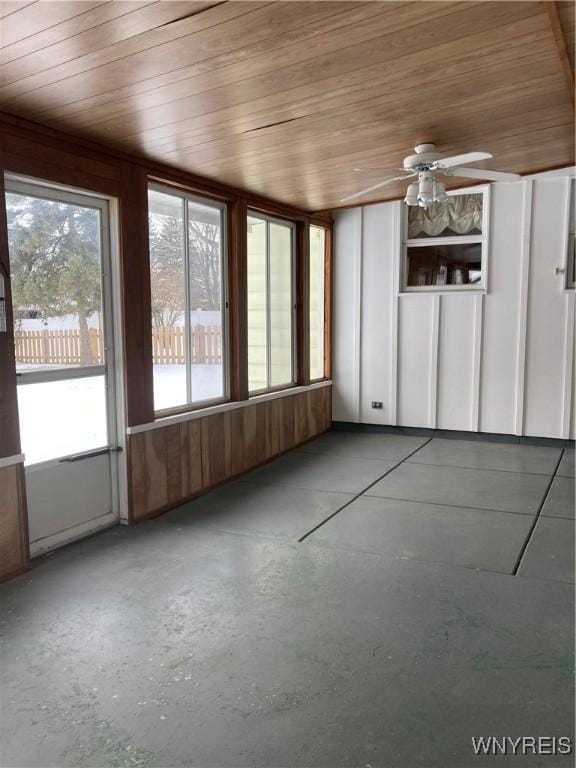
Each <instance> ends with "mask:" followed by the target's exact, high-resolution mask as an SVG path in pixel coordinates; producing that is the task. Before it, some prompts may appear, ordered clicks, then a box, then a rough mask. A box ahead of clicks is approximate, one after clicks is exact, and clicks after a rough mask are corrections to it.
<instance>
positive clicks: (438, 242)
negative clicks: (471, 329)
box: [403, 188, 488, 291]
mask: <svg viewBox="0 0 576 768" xmlns="http://www.w3.org/2000/svg"><path fill="white" fill-rule="evenodd" d="M448 195H449V199H448V202H447V203H434V204H433V205H431V206H429V207H428V208H420V207H418V206H410V207H408V206H405V211H406V215H405V222H404V226H405V230H404V231H405V237H404V278H403V289H404V290H407V291H436V290H467V289H483V288H484V286H485V274H484V272H485V266H484V265H485V263H486V243H487V229H488V227H487V215H488V189H487V188H483V189H482V190H481V191H479V192H474V193H470V194H462V193H454V192H449V193H448Z"/></svg>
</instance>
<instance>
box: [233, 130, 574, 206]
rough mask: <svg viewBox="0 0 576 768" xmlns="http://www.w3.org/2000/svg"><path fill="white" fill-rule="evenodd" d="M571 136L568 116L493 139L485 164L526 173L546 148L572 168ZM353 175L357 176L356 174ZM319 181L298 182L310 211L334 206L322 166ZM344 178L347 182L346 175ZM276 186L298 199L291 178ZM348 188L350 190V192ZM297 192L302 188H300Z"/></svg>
mask: <svg viewBox="0 0 576 768" xmlns="http://www.w3.org/2000/svg"><path fill="white" fill-rule="evenodd" d="M572 137H573V126H572V121H571V119H570V118H568V117H567V118H566V120H565V122H564V123H563V124H561V125H558V126H553V127H552V128H546V129H538V130H534V131H530V130H528V131H526V132H525V133H524V134H523V135H522V136H521V142H520V140H519V136H518V135H510V136H508V137H507V138H506V139H497V140H496V139H493V140H492V141H491V142H490V145H491V150H492V151H493V154H494V156H495V159H494V160H493V161H490V163H486V164H485V165H486V166H489V165H490V164H492V165H494V166H497V167H498V168H500V169H502V170H506V169H509V170H513V171H518V172H525V171H527V170H528V169H530V168H535V167H538V165H540V164H541V162H542V160H541V158H542V156H543V152H542V148H543V147H545V148H546V151H545V156H546V158H548V159H550V162H551V163H553V164H555V165H556V164H558V165H569V164H572V163H573V162H574V154H573V150H572V149H570V145H571V141H572ZM519 145H520V146H519ZM455 146H456V147H458V149H460V148H463V149H470V147H469V146H464V147H462V145H460V144H456V145H455ZM567 147H568V148H567ZM442 150H443V152H446V153H447V154H451V153H452V151H453V150H451V148H450V145H442ZM396 153H397V154H396V158H402V157H403V156H404V154H405V148H404V147H399V148H397V149H396ZM396 162H397V160H396ZM354 176H356V175H355V174H354ZM223 178H225V179H226V181H227V182H228V183H229V184H234V185H237V186H242V187H244V188H247V189H250V190H253V191H261V189H262V187H263V186H264V187H266V186H269V183H268V180H267V179H265V178H264V177H263V178H262V179H261V180H251V179H249V178H247V177H242V176H241V175H239V174H236V175H231V174H227V175H226V176H225V177H223ZM318 178H319V179H320V180H321V181H320V182H319V184H318V186H312V185H310V184H306V180H305V179H302V180H300V179H298V183H299V184H300V182H301V181H303V182H304V185H303V187H302V192H301V193H300V194H302V195H303V199H302V198H298V200H299V204H300V205H303V206H305V207H306V208H307V209H315V208H329V207H331V206H332V205H334V204H335V202H334V197H335V195H334V193H333V192H332V191H327V190H328V187H327V185H326V184H325V183H324V179H323V177H322V169H321V167H319V173H318ZM342 178H343V180H344V174H343V177H342ZM352 179H353V175H352V173H350V172H349V173H348V174H347V180H346V184H345V185H343V186H340V187H338V189H339V192H338V196H337V197H336V202H338V201H339V199H340V198H341V197H343V196H344V195H345V193H346V191H350V192H354V191H357V190H358V188H362V183H361V181H360V179H361V177H360V176H359V175H358V180H354V181H352ZM456 183H457V182H456ZM273 186H274V189H275V191H276V196H277V197H278V198H279V199H284V198H288V199H295V197H296V195H295V191H294V189H295V187H294V184H293V183H292V184H291V182H290V179H288V178H284V179H280V180H279V181H278V182H276V183H274V184H273ZM405 186H406V185H405V183H403V182H400V183H398V184H396V185H392V186H391V187H390V196H391V197H393V196H395V195H397V194H399V193H400V192H399V191H397V190H402V189H405ZM346 187H348V188H350V189H349V190H348V189H346ZM297 189H300V187H298V188H297ZM340 191H341V193H340ZM328 195H329V196H328ZM321 196H323V199H324V200H326V204H324V203H323V202H322V197H321Z"/></svg>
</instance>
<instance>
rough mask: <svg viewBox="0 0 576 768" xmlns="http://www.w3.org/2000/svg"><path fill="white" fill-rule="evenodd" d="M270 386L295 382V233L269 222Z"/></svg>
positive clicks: (288, 228)
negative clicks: (293, 333) (293, 279)
mask: <svg viewBox="0 0 576 768" xmlns="http://www.w3.org/2000/svg"><path fill="white" fill-rule="evenodd" d="M269 227H270V255H269V261H270V266H269V270H270V277H269V279H270V386H271V387H278V386H281V385H282V384H290V383H291V382H292V230H291V228H290V227H285V226H283V225H282V224H275V223H272V222H270V224H269Z"/></svg>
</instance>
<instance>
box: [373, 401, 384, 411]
mask: <svg viewBox="0 0 576 768" xmlns="http://www.w3.org/2000/svg"><path fill="white" fill-rule="evenodd" d="M372 408H380V409H381V408H382V400H372Z"/></svg>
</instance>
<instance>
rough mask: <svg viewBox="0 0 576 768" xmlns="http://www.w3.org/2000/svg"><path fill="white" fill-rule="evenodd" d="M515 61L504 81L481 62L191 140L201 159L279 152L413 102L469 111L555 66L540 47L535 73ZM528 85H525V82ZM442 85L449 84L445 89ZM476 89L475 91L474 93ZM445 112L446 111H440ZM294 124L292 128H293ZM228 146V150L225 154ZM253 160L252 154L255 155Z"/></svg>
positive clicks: (377, 119) (550, 73) (409, 107)
mask: <svg viewBox="0 0 576 768" xmlns="http://www.w3.org/2000/svg"><path fill="white" fill-rule="evenodd" d="M514 63H515V64H519V65H518V66H514V67H510V68H509V69H508V70H507V80H506V83H503V82H502V73H501V70H500V68H499V67H485V69H484V70H483V71H480V72H475V73H470V72H463V73H461V74H459V75H457V76H454V77H452V78H449V79H446V80H445V81H443V82H442V83H440V82H438V81H437V80H435V79H434V78H433V77H432V78H430V81H427V80H426V79H423V80H422V82H420V83H419V84H417V85H414V86H412V87H411V88H404V89H402V88H395V87H394V86H393V84H392V85H391V87H390V90H389V91H387V92H385V93H380V94H378V95H377V96H375V97H372V98H370V99H364V100H362V101H361V102H354V103H352V104H346V105H343V106H342V107H339V108H333V109H332V110H330V111H329V112H326V113H324V112H321V113H320V114H318V115H314V114H311V115H307V116H306V117H303V118H301V119H300V120H298V121H296V125H294V123H292V122H289V123H286V124H283V125H278V126H274V127H270V128H268V129H266V130H261V131H256V132H253V133H249V134H242V135H240V136H232V137H227V138H225V139H222V140H219V141H213V142H206V143H203V142H201V141H198V140H197V142H196V144H195V145H194V148H195V149H197V150H198V152H199V154H200V157H201V158H202V159H203V160H204V161H206V162H212V161H214V160H217V161H219V162H225V163H228V162H229V161H230V160H234V159H237V158H239V157H244V156H245V154H246V153H247V152H250V150H251V148H253V149H254V151H255V152H257V153H258V154H260V153H261V152H262V150H263V149H266V148H270V149H273V150H277V151H280V152H283V151H284V145H285V144H288V145H290V144H294V143H295V142H297V143H302V142H304V141H305V140H306V139H309V138H316V137H320V138H321V140H323V136H324V134H327V135H329V136H333V137H334V138H335V139H336V140H338V141H339V138H340V134H339V131H342V130H344V131H354V132H356V131H358V130H359V129H362V127H363V126H367V125H371V124H374V123H378V124H379V125H382V126H385V125H387V124H392V123H393V122H394V120H395V119H397V116H398V114H401V113H404V114H406V113H407V114H408V115H409V117H410V118H413V116H414V112H415V110H416V109H417V107H418V104H420V105H421V107H422V110H421V111H422V112H423V113H424V114H423V115H420V119H422V117H425V114H426V112H427V111H428V110H429V109H431V110H438V109H443V110H445V109H446V106H447V105H448V104H450V103H453V102H456V103H457V104H458V107H457V108H455V110H454V112H455V113H456V114H458V113H459V112H460V111H463V110H466V111H470V110H473V109H477V108H479V107H485V105H486V103H487V97H488V96H490V97H493V96H495V97H500V96H501V95H502V94H503V95H504V96H508V95H510V96H515V95H516V93H515V91H514V89H515V88H516V87H517V86H518V85H520V86H522V87H531V86H532V85H535V86H537V85H538V84H540V83H541V82H542V81H543V80H544V79H545V78H548V77H554V76H555V75H556V70H555V67H554V64H555V59H554V54H553V53H546V52H543V53H541V54H540V55H537V56H531V57H530V59H529V63H530V65H532V66H534V67H536V66H538V67H541V68H542V69H541V70H539V71H538V72H537V73H536V72H535V76H534V77H532V78H530V79H529V80H527V79H526V68H525V64H524V63H523V62H522V63H519V62H514ZM527 84H528V85H527ZM447 87H448V88H449V89H450V91H449V93H447ZM479 91H480V92H479ZM444 114H445V113H444ZM294 128H297V129H298V130H297V132H294ZM227 150H228V154H227ZM154 151H155V152H158V153H159V154H162V153H163V152H164V150H163V149H162V148H161V147H158V146H156V147H155V148H154ZM254 159H257V156H256V155H255V156H254Z"/></svg>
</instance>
